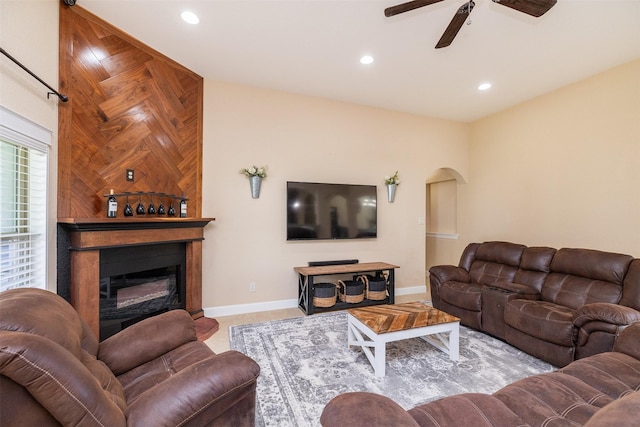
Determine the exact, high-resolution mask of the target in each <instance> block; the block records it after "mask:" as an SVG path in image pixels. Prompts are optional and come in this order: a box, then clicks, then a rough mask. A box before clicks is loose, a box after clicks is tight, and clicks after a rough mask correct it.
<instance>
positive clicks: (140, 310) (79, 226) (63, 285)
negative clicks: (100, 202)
mask: <svg viewBox="0 0 640 427" xmlns="http://www.w3.org/2000/svg"><path fill="white" fill-rule="evenodd" d="M212 220H213V219H212V218H148V219H145V220H141V219H138V218H132V219H129V220H127V219H120V220H115V221H114V220H107V219H104V220H102V219H87V220H82V219H70V220H68V221H61V222H59V224H58V225H59V227H58V270H59V273H58V294H60V295H62V296H63V297H65V298H67V299H68V300H69V301H70V302H71V304H72V305H73V306H74V308H75V309H76V311H78V313H79V314H80V316H82V318H83V319H84V320H85V322H87V324H88V325H89V327H90V328H91V329H92V331H93V332H94V334H95V335H96V337H99V339H100V340H104V339H105V338H107V337H108V336H111V335H113V334H114V333H116V332H118V331H119V330H121V329H123V328H126V327H127V326H129V325H131V324H133V323H135V322H138V321H140V320H142V319H144V318H146V317H149V316H153V315H156V314H159V313H161V312H163V311H167V310H173V309H175V308H184V309H186V310H187V311H188V312H189V313H190V314H191V316H192V317H193V318H194V319H201V318H202V317H203V314H204V313H203V311H202V240H204V227H205V226H206V225H207V224H208V223H209V222H210V221H212Z"/></svg>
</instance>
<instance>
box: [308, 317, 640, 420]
mask: <svg viewBox="0 0 640 427" xmlns="http://www.w3.org/2000/svg"><path fill="white" fill-rule="evenodd" d="M639 420H640V323H635V324H633V325H631V326H629V327H627V328H626V329H624V330H623V331H622V332H621V333H620V334H619V336H618V337H617V339H616V340H615V344H614V347H613V351H610V352H605V353H600V354H596V355H593V356H589V357H586V358H583V359H580V360H577V361H574V362H572V363H570V364H569V365H567V366H565V367H564V368H562V369H560V370H558V371H556V372H552V373H548V374H540V375H534V376H531V377H528V378H524V379H522V380H519V381H516V382H514V383H512V384H509V385H507V386H506V387H504V388H502V389H500V390H498V391H497V392H495V393H493V394H492V395H488V394H480V393H465V394H459V395H454V396H449V397H445V398H442V399H439V400H435V401H433V402H429V403H425V404H423V405H420V406H417V407H415V408H412V409H410V410H409V411H405V410H404V409H403V408H402V407H400V406H399V405H398V404H396V403H395V402H393V401H392V400H391V399H389V398H387V397H385V396H382V395H378V394H373V393H362V392H357V393H345V394H341V395H339V396H337V397H335V398H334V399H332V400H331V401H330V402H329V403H328V404H327V406H326V407H325V408H324V411H323V412H322V416H321V418H320V422H321V424H322V425H323V426H324V427H334V426H335V427H342V426H349V427H360V426H362V427H373V426H394V427H404V426H407V427H409V426H410V427H415V426H421V427H460V426H474V427H476V426H492V427H516V426H518V427H524V426H533V427H537V426H540V427H542V426H544V427H556V426H558V427H559V426H573V427H575V426H586V427H627V426H629V427H630V426H637V425H638V423H639Z"/></svg>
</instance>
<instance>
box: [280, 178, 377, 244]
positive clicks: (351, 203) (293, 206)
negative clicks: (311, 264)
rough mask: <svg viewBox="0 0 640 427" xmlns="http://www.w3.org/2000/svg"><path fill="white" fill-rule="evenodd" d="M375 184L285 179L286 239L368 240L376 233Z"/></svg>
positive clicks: (375, 235)
mask: <svg viewBox="0 0 640 427" xmlns="http://www.w3.org/2000/svg"><path fill="white" fill-rule="evenodd" d="M376 196H377V189H376V186H375V185H350V184H321V183H315V182H291V181H289V182H287V240H320V239H370V238H375V237H377V234H378V209H377V197H376Z"/></svg>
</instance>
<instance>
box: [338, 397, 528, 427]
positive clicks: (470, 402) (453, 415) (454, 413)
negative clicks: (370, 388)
mask: <svg viewBox="0 0 640 427" xmlns="http://www.w3.org/2000/svg"><path fill="white" fill-rule="evenodd" d="M409 414H411V416H412V417H413V419H415V420H416V421H417V422H418V424H420V426H421V427H429V426H433V427H438V426H442V425H450V426H454V425H457V426H474V427H482V426H487V427H489V426H490V427H512V426H527V425H528V424H527V423H525V422H524V421H522V419H520V417H518V416H517V415H516V414H514V413H513V411H511V410H510V409H509V408H508V407H507V406H506V405H505V404H504V403H502V402H501V401H500V400H499V399H497V398H495V397H493V396H490V395H487V394H480V393H465V394H458V395H455V396H449V397H445V398H443V399H440V400H435V401H433V402H429V403H426V404H424V405H420V406H416V407H415V408H413V409H410V410H409ZM345 425H347V424H345Z"/></svg>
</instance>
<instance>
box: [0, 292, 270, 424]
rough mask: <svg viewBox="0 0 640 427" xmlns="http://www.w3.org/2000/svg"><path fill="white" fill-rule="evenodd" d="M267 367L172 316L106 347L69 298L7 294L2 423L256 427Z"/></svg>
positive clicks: (0, 365) (3, 298) (2, 325)
mask: <svg viewBox="0 0 640 427" xmlns="http://www.w3.org/2000/svg"><path fill="white" fill-rule="evenodd" d="M259 373H260V368H259V366H258V365H257V364H256V363H255V362H254V361H253V360H251V359H250V358H249V357H247V356H245V355H243V354H241V353H238V352H235V351H228V352H224V353H221V354H219V355H216V354H215V353H214V352H213V351H211V350H210V349H209V347H208V346H207V345H206V344H204V343H202V342H199V341H198V340H197V339H196V330H195V325H194V322H193V320H192V319H191V316H189V314H188V313H187V312H186V311H184V310H173V311H170V312H167V313H164V314H161V315H158V316H155V317H152V318H149V319H146V320H143V321H142V322H139V323H137V324H135V325H133V326H130V327H129V328H127V329H125V330H123V331H122V332H120V333H118V334H116V335H114V336H112V337H110V338H108V339H107V340H105V341H103V342H101V343H98V341H97V340H96V338H95V336H94V335H93V333H92V332H91V331H90V330H89V328H88V327H87V325H86V324H85V322H84V321H83V320H82V319H81V318H80V316H79V315H78V314H77V313H76V311H75V310H74V309H73V308H72V307H71V305H70V304H68V303H67V302H66V301H65V300H64V299H62V298H61V297H59V296H57V295H55V294H53V293H51V292H48V291H44V290H39V289H14V290H9V291H5V292H2V293H0V425H2V426H4V427H9V426H27V425H37V426H58V425H65V426H67V425H73V426H109V427H116V426H202V425H212V426H234V427H235V426H253V425H254V423H255V400H256V382H257V378H258V375H259Z"/></svg>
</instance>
